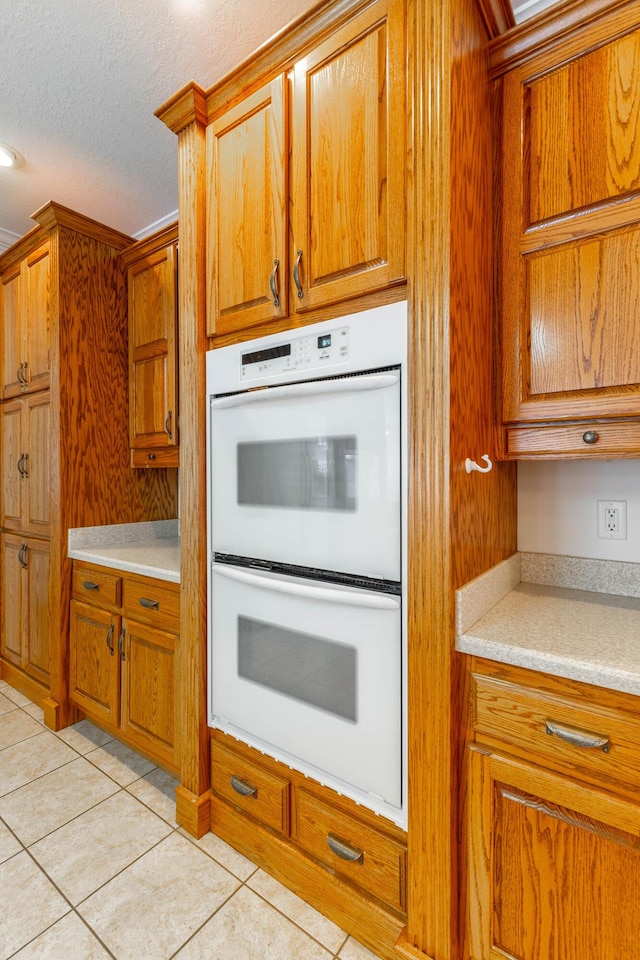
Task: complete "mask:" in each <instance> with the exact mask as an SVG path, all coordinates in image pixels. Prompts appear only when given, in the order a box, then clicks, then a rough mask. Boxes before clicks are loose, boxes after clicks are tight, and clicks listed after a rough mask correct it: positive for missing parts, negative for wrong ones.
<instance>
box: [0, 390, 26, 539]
mask: <svg viewBox="0 0 640 960" xmlns="http://www.w3.org/2000/svg"><path fill="white" fill-rule="evenodd" d="M22 411H23V402H22V401H21V400H11V401H8V402H7V403H4V404H3V405H2V421H1V428H2V462H1V463H0V470H1V471H2V491H0V498H1V501H0V502H1V503H2V526H3V527H6V528H7V529H9V530H21V529H22V523H23V520H22V518H23V501H24V499H25V496H26V485H25V476H24V456H25V452H26V448H25V445H24V431H23V413H22Z"/></svg>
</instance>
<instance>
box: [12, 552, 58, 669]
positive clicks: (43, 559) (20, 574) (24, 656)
mask: <svg viewBox="0 0 640 960" xmlns="http://www.w3.org/2000/svg"><path fill="white" fill-rule="evenodd" d="M1 541H2V550H1V551H0V562H1V564H2V637H1V639H0V653H1V654H2V656H3V657H5V658H6V659H7V660H8V661H9V662H10V663H13V664H14V665H15V666H17V667H20V668H21V669H22V670H24V671H25V672H26V673H28V674H29V676H31V677H33V678H34V679H35V680H38V681H40V682H41V683H43V684H46V683H48V680H49V675H50V662H49V654H50V647H49V552H50V551H49V544H48V542H47V541H45V540H35V539H31V538H23V537H18V536H15V535H13V534H3V535H2V538H1Z"/></svg>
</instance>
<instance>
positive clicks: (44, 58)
mask: <svg viewBox="0 0 640 960" xmlns="http://www.w3.org/2000/svg"><path fill="white" fill-rule="evenodd" d="M551 2H553V0H517V2H515V3H514V7H516V8H518V7H521V8H522V10H521V11H520V12H518V11H517V12H518V15H519V16H520V13H521V15H522V17H526V16H527V15H529V14H530V13H533V12H538V11H539V9H540V7H541V5H543V6H548V5H549V4H550V3H551ZM314 5H315V0H259V3H256V2H255V0H254V2H253V3H251V2H249V3H247V2H246V0H244V2H242V0H37V2H34V0H11V2H7V3H5V4H3V10H2V20H1V22H0V24H1V25H0V69H1V75H2V93H1V94H0V142H5V143H8V144H10V145H11V146H13V147H14V148H15V149H16V150H17V151H19V152H20V153H21V154H22V155H23V156H24V158H25V163H24V165H23V166H22V167H20V168H17V169H7V168H3V167H0V251H2V249H5V248H6V247H7V246H9V245H10V244H11V243H12V242H13V241H14V240H15V239H16V237H18V236H21V235H22V234H24V233H25V232H26V231H27V230H29V229H31V227H32V226H33V225H34V223H33V221H32V220H31V219H30V215H31V214H32V213H33V212H34V211H35V210H37V209H38V208H39V207H41V206H42V205H43V204H45V203H47V202H48V201H49V200H55V201H57V202H58V203H61V204H64V205H65V206H68V207H71V208H72V209H74V210H78V211H79V212H80V213H84V214H86V215H87V216H90V217H93V218H94V219H96V220H100V221H102V222H103V223H106V224H108V225H110V226H112V227H115V228H116V229H118V230H121V231H123V232H124V233H128V234H130V235H136V234H137V235H140V234H142V233H144V232H146V231H148V229H149V228H150V227H151V226H152V225H153V224H155V223H156V222H157V221H159V220H162V219H164V218H166V217H167V216H170V215H171V214H172V213H173V212H174V211H175V210H176V207H177V183H176V150H177V138H176V137H175V136H174V134H172V133H171V132H170V131H169V130H168V129H167V128H166V127H165V126H164V124H162V123H161V122H160V120H158V119H157V118H156V117H154V110H156V109H157V108H158V107H159V106H160V105H161V104H162V103H164V101H165V100H167V99H168V98H169V97H170V96H172V94H174V93H175V92H176V90H178V89H179V88H180V87H182V86H183V85H184V84H185V83H187V82H188V81H189V80H195V81H196V82H197V83H199V84H200V85H201V86H203V87H205V88H206V87H209V86H211V84H212V83H214V82H215V81H216V80H218V79H219V78H220V77H221V76H223V75H224V74H225V73H227V72H228V71H229V70H231V69H233V67H235V66H236V65H237V64H238V63H239V62H240V61H241V60H243V59H244V58H245V57H247V56H249V54H250V53H251V52H252V51H253V50H255V49H256V48H257V47H259V46H260V45H261V44H263V43H264V42H265V41H266V40H268V39H269V38H270V37H271V36H273V34H275V33H277V32H278V31H279V30H281V29H282V27H284V26H286V24H287V23H289V22H290V21H291V20H293V19H295V18H297V17H298V16H299V15H300V14H302V13H304V12H305V11H306V10H308V9H310V8H311V7H312V6H314Z"/></svg>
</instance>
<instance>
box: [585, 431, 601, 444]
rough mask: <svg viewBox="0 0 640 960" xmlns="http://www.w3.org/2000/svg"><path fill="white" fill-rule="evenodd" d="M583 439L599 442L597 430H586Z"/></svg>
mask: <svg viewBox="0 0 640 960" xmlns="http://www.w3.org/2000/svg"><path fill="white" fill-rule="evenodd" d="M582 439H583V440H584V442H585V443H597V442H598V434H597V433H596V431H595V430H585V432H584V433H583V434H582Z"/></svg>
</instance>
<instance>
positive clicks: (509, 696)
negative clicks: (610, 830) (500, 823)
mask: <svg viewBox="0 0 640 960" xmlns="http://www.w3.org/2000/svg"><path fill="white" fill-rule="evenodd" d="M472 690H473V703H474V713H475V716H474V719H473V725H474V728H475V730H476V733H477V734H479V735H480V736H479V738H478V739H482V735H483V734H484V735H485V736H487V737H490V738H492V739H493V738H498V739H499V740H501V741H506V742H508V743H512V744H514V745H515V746H517V747H519V748H521V749H522V750H525V751H526V753H527V756H528V757H530V758H531V759H534V758H535V755H536V754H537V755H538V758H539V759H540V760H541V761H542V762H544V763H545V765H547V766H548V765H549V764H552V765H553V766H555V767H556V768H557V769H560V770H562V771H566V772H570V773H575V772H576V771H580V772H582V774H583V775H586V776H588V777H595V778H597V779H598V780H600V781H603V782H605V783H608V782H609V781H611V780H618V781H619V782H620V783H622V784H623V785H625V786H627V787H632V786H636V787H639V786H640V765H639V764H638V757H639V756H640V721H636V720H634V718H633V717H630V716H625V715H624V714H622V713H617V712H615V711H613V710H610V709H606V708H601V707H591V706H585V705H584V704H582V703H580V701H579V700H578V699H572V698H569V697H562V696H559V695H556V694H552V693H549V692H547V691H541V690H535V689H534V688H531V687H525V686H522V685H520V684H516V683H510V682H506V681H504V680H501V679H497V678H494V677H487V676H483V675H481V674H475V675H474V676H473V688H472ZM600 741H604V742H602V743H601V742H600Z"/></svg>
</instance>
